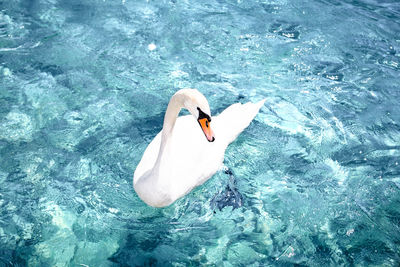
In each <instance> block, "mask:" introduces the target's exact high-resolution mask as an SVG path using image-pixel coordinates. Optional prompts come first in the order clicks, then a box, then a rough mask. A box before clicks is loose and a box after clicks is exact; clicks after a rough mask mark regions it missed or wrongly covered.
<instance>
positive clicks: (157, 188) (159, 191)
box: [133, 89, 265, 207]
mask: <svg viewBox="0 0 400 267" xmlns="http://www.w3.org/2000/svg"><path fill="white" fill-rule="evenodd" d="M264 102H265V99H264V100H262V101H260V102H258V103H255V104H253V103H250V102H249V103H246V104H243V105H242V104H240V103H237V104H233V105H231V106H229V107H228V108H227V109H225V110H224V111H223V112H222V113H221V114H220V115H218V116H215V117H213V118H212V126H213V130H214V132H215V137H214V133H213V131H212V130H211V113H210V107H209V105H208V102H207V99H206V98H205V97H204V95H202V94H201V93H200V92H199V91H197V90H196V89H182V90H179V91H178V92H176V93H175V94H174V95H173V96H172V98H171V100H170V102H169V104H168V108H167V111H166V112H165V117H164V124H163V129H162V131H161V132H160V133H158V134H157V136H156V137H155V138H154V139H153V140H152V141H151V143H150V144H149V145H148V147H147V148H146V150H145V151H144V154H143V157H142V159H141V161H140V162H139V165H138V166H137V168H136V170H135V173H134V176H133V186H134V188H135V191H136V193H137V194H138V195H139V197H140V198H141V199H142V200H143V201H144V202H145V203H146V204H148V205H150V206H153V207H165V206H168V205H170V204H171V203H173V202H174V201H175V200H177V199H178V198H180V197H182V196H184V195H186V194H187V193H189V192H190V191H191V190H192V189H193V188H194V187H196V186H198V185H201V184H203V183H204V182H205V181H207V179H208V178H210V177H211V176H212V175H213V174H214V173H215V172H217V171H218V169H219V168H220V167H221V166H222V162H223V160H224V154H225V150H226V148H227V146H228V145H229V144H230V143H231V142H232V141H233V140H235V139H236V137H237V136H238V135H239V134H240V133H241V132H242V131H243V130H244V129H245V128H246V127H247V126H248V125H249V124H250V122H251V121H252V120H253V118H254V117H255V116H256V115H257V113H258V111H259V109H260V108H261V106H262V105H263V104H264ZM181 108H186V109H188V110H189V112H190V113H191V114H192V115H193V116H194V118H195V119H193V118H192V116H191V115H187V116H181V117H178V114H179V111H180V110H181ZM198 124H199V125H200V127H199V125H198ZM202 130H203V131H202ZM204 135H205V137H206V138H204Z"/></svg>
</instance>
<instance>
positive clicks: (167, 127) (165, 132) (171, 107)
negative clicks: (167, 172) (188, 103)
mask: <svg viewBox="0 0 400 267" xmlns="http://www.w3.org/2000/svg"><path fill="white" fill-rule="evenodd" d="M184 101H185V95H184V94H179V93H177V94H175V95H173V96H172V98H171V100H170V101H169V104H168V108H167V111H166V112H165V116H164V124H163V129H162V133H161V144H160V150H159V152H158V157H157V161H156V164H155V167H156V168H155V169H156V170H157V171H159V168H160V165H161V161H162V156H163V153H164V152H165V150H166V149H167V147H168V143H169V142H170V139H171V135H172V132H173V129H174V126H175V122H176V119H177V117H178V115H179V112H180V110H181V109H182V108H183V107H184Z"/></svg>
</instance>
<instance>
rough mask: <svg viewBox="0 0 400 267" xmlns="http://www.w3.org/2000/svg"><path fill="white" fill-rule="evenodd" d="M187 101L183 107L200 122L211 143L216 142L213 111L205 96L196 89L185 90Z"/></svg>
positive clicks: (185, 100)
mask: <svg viewBox="0 0 400 267" xmlns="http://www.w3.org/2000/svg"><path fill="white" fill-rule="evenodd" d="M181 91H184V94H185V96H186V97H185V99H184V103H183V105H184V106H185V108H186V109H187V110H189V112H190V113H191V114H192V115H193V116H194V117H195V119H196V120H197V121H198V123H199V125H200V127H201V129H202V131H203V132H204V134H205V136H206V138H207V140H208V141H209V142H214V140H215V136H214V132H213V131H212V130H211V111H210V106H209V105H208V101H207V99H206V98H205V96H204V95H203V94H202V93H200V92H199V91H197V90H196V89H183V90H181Z"/></svg>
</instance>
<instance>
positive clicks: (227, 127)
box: [215, 99, 266, 145]
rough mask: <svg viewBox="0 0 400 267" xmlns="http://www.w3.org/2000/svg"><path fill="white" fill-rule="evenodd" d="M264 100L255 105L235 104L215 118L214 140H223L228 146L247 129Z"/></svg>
mask: <svg viewBox="0 0 400 267" xmlns="http://www.w3.org/2000/svg"><path fill="white" fill-rule="evenodd" d="M265 100H266V99H263V100H261V101H259V102H257V103H251V102H248V103H246V104H241V103H236V104H233V105H231V106H229V107H228V108H227V109H225V110H224V111H223V112H222V113H221V114H220V115H218V116H217V117H215V135H216V136H215V138H216V140H218V139H219V138H223V140H224V142H227V145H229V144H230V143H231V142H233V141H234V140H235V139H236V137H237V136H238V135H239V134H240V133H241V132H242V131H243V130H244V129H245V128H246V127H247V126H249V124H250V122H251V121H252V120H253V119H254V117H255V116H256V115H257V113H258V111H259V110H260V108H261V107H262V106H263V105H264V103H265Z"/></svg>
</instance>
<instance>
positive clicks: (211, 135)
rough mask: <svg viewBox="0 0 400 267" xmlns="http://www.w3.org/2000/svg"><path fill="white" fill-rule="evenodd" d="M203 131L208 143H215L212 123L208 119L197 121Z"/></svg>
mask: <svg viewBox="0 0 400 267" xmlns="http://www.w3.org/2000/svg"><path fill="white" fill-rule="evenodd" d="M197 121H198V122H199V124H200V126H201V129H202V130H203V133H204V134H205V135H206V138H207V140H208V142H214V140H215V137H214V132H213V131H212V130H211V127H210V122H209V121H208V119H207V118H203V119H199V120H197Z"/></svg>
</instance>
